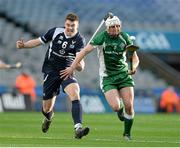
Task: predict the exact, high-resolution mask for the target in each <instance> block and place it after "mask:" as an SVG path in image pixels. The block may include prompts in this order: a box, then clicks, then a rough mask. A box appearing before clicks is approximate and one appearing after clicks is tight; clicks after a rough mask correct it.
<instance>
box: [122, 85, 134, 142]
mask: <svg viewBox="0 0 180 148" xmlns="http://www.w3.org/2000/svg"><path fill="white" fill-rule="evenodd" d="M119 93H120V95H121V97H122V99H123V102H124V106H125V113H124V133H123V136H124V137H125V139H127V140H130V139H131V127H132V125H133V119H134V108H133V104H134V89H133V87H124V88H122V89H120V91H119Z"/></svg>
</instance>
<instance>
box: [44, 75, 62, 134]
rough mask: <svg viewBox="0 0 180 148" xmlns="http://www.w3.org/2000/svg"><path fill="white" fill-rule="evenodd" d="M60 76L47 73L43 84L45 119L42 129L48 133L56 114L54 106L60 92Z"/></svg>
mask: <svg viewBox="0 0 180 148" xmlns="http://www.w3.org/2000/svg"><path fill="white" fill-rule="evenodd" d="M59 83H60V81H59V77H56V76H54V75H45V76H44V84H43V102H42V114H43V115H44V117H45V118H44V120H43V123H42V131H43V132H44V133H46V132H47V131H48V129H49V127H50V124H51V122H52V118H53V116H54V112H53V107H54V104H55V101H56V95H58V94H59Z"/></svg>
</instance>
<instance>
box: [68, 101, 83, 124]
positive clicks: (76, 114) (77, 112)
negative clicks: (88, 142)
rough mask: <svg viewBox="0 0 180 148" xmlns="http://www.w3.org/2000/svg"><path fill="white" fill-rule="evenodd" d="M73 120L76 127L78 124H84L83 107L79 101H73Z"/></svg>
mask: <svg viewBox="0 0 180 148" xmlns="http://www.w3.org/2000/svg"><path fill="white" fill-rule="evenodd" d="M71 112H72V118H73V121H74V125H75V124H77V123H82V106H81V103H80V101H79V100H74V101H72V110H71Z"/></svg>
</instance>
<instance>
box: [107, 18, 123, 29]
mask: <svg viewBox="0 0 180 148" xmlns="http://www.w3.org/2000/svg"><path fill="white" fill-rule="evenodd" d="M105 25H106V27H107V28H109V27H110V26H114V25H120V26H121V21H120V19H119V18H118V17H117V16H113V17H112V18H110V17H108V18H107V20H106V21H105Z"/></svg>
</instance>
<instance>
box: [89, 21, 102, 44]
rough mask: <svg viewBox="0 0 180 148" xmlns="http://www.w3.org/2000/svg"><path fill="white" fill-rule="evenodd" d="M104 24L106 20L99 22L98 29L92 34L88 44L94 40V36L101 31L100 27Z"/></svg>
mask: <svg viewBox="0 0 180 148" xmlns="http://www.w3.org/2000/svg"><path fill="white" fill-rule="evenodd" d="M103 24H104V20H102V21H101V23H100V24H99V26H98V28H97V29H96V31H95V32H94V34H93V35H92V37H91V39H90V40H89V42H88V44H89V43H90V42H91V41H92V39H93V38H94V36H95V35H96V34H97V32H98V31H99V29H100V28H101V27H102V25H103Z"/></svg>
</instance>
